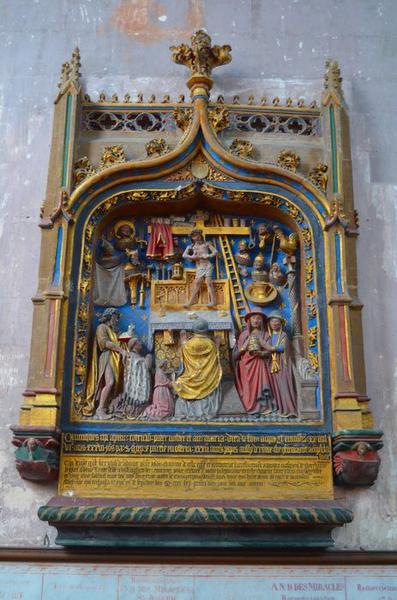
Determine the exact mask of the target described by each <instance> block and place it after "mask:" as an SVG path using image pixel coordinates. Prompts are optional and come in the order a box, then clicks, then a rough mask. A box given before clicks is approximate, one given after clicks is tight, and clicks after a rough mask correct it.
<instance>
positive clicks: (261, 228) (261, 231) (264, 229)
mask: <svg viewBox="0 0 397 600" xmlns="http://www.w3.org/2000/svg"><path fill="white" fill-rule="evenodd" d="M258 233H259V235H264V234H265V233H267V227H266V225H265V224H264V223H260V224H259V225H258Z"/></svg>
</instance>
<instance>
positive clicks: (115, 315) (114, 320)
mask: <svg viewBox="0 0 397 600" xmlns="http://www.w3.org/2000/svg"><path fill="white" fill-rule="evenodd" d="M119 320H120V315H119V313H113V314H112V316H111V317H110V321H109V322H110V325H111V326H112V327H116V326H117V325H118V322H119Z"/></svg>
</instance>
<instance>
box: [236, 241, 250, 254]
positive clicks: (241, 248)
mask: <svg viewBox="0 0 397 600" xmlns="http://www.w3.org/2000/svg"><path fill="white" fill-rule="evenodd" d="M238 249H239V252H243V253H244V252H248V247H247V242H245V241H244V240H241V242H239V244H238Z"/></svg>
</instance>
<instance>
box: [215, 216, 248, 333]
mask: <svg viewBox="0 0 397 600" xmlns="http://www.w3.org/2000/svg"><path fill="white" fill-rule="evenodd" d="M216 222H217V225H219V226H220V227H222V226H223V222H222V217H221V216H220V215H217V216H216ZM219 242H220V246H221V250H222V255H223V260H224V263H225V267H226V274H227V278H228V280H229V289H230V295H231V298H232V303H233V308H234V314H235V317H236V321H237V325H238V328H239V330H240V331H241V330H242V329H243V328H244V326H245V322H244V319H243V317H244V315H245V314H246V313H248V312H249V311H250V308H249V306H248V302H247V300H246V298H245V295H244V290H243V286H242V285H241V280H240V275H239V273H238V271H237V267H236V261H235V260H234V256H233V252H232V249H231V247H230V243H229V240H228V237H227V235H220V236H219Z"/></svg>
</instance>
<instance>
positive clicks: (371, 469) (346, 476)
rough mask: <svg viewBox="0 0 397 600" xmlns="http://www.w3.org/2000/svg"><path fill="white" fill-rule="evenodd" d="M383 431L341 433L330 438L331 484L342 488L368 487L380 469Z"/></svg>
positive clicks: (346, 431)
mask: <svg viewBox="0 0 397 600" xmlns="http://www.w3.org/2000/svg"><path fill="white" fill-rule="evenodd" d="M382 435H383V434H382V431H379V430H373V429H368V430H358V431H357V430H344V431H338V432H336V433H335V434H334V435H333V465H334V480H335V483H336V484H337V485H343V486H370V485H372V484H373V483H374V482H375V480H376V478H377V476H378V471H379V466H380V457H379V454H378V452H377V451H378V450H380V449H381V448H382V447H383V442H382V441H381V438H382Z"/></svg>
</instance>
